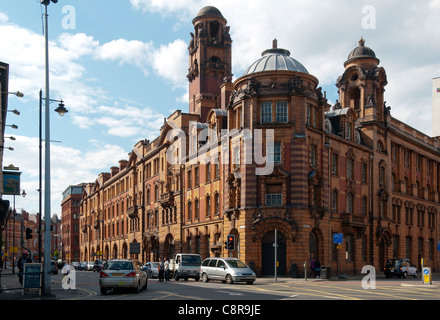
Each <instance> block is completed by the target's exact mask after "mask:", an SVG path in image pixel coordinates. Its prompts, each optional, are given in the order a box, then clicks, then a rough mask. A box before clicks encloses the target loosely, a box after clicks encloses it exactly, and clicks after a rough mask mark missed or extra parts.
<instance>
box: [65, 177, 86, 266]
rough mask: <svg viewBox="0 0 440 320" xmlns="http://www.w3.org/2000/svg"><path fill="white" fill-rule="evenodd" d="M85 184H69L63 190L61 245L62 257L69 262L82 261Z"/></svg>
mask: <svg viewBox="0 0 440 320" xmlns="http://www.w3.org/2000/svg"><path fill="white" fill-rule="evenodd" d="M84 185H85V184H79V185H75V186H69V187H67V188H66V190H64V192H63V200H62V202H61V246H62V259H63V260H65V261H66V262H67V263H72V262H79V261H80V246H79V214H80V202H81V199H82V194H83V190H84ZM58 241H59V240H58Z"/></svg>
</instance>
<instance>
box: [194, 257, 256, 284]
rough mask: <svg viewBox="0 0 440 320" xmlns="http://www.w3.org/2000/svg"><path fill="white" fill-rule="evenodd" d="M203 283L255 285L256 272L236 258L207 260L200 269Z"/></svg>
mask: <svg viewBox="0 0 440 320" xmlns="http://www.w3.org/2000/svg"><path fill="white" fill-rule="evenodd" d="M200 275H201V277H202V280H203V282H208V281H209V280H221V281H224V282H226V283H228V284H231V283H234V282H246V283H248V284H253V283H254V282H255V280H256V279H257V276H256V275H255V272H254V271H253V270H252V269H251V268H249V267H248V266H247V265H246V264H245V263H243V262H242V261H240V260H238V259H236V258H207V259H205V260H203V262H202V267H201V269H200Z"/></svg>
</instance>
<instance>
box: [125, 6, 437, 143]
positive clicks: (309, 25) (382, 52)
mask: <svg viewBox="0 0 440 320" xmlns="http://www.w3.org/2000/svg"><path fill="white" fill-rule="evenodd" d="M182 2H184V4H183V3H182ZM131 4H132V6H133V8H135V9H137V10H142V11H149V12H153V13H160V14H162V15H164V16H165V15H170V14H174V15H175V16H177V17H178V18H179V19H180V20H182V19H188V16H189V21H191V20H192V19H193V18H194V17H195V15H196V14H197V12H198V11H199V10H200V9H201V8H202V7H203V6H207V5H212V6H215V7H217V8H218V9H219V10H220V11H221V12H222V14H223V16H224V17H225V18H226V19H227V20H228V25H229V26H230V27H231V37H232V40H233V48H232V55H233V57H232V58H233V73H234V75H235V77H237V78H238V77H240V76H241V74H242V73H243V71H244V70H245V69H246V68H247V67H248V66H249V65H251V64H252V63H253V62H254V61H255V60H257V59H259V58H260V54H261V52H263V51H264V50H265V49H267V48H270V47H271V45H272V40H273V39H274V38H277V39H278V46H279V47H282V48H285V49H288V50H290V51H291V55H292V57H293V58H295V59H297V60H298V61H300V62H301V63H302V64H304V66H305V67H306V68H307V69H308V70H309V72H310V73H311V74H313V75H314V76H316V77H317V78H318V79H319V81H320V85H321V86H323V87H324V90H328V91H329V92H328V96H332V97H336V98H337V96H336V95H337V88H336V87H335V85H334V84H335V82H336V79H337V77H338V76H339V75H341V74H342V73H343V72H344V67H343V63H344V61H345V60H346V59H347V56H348V54H349V53H350V51H351V50H352V49H354V48H355V47H356V46H357V42H358V40H359V39H360V37H361V36H362V37H364V38H365V39H366V45H367V46H369V47H371V48H372V49H373V50H374V51H375V52H376V55H377V56H378V58H379V59H380V60H381V66H383V67H384V68H385V70H386V72H387V74H388V80H389V85H388V86H387V91H386V93H385V99H386V100H387V102H388V105H391V106H392V111H391V113H392V115H393V116H395V117H397V118H399V119H400V120H403V121H407V122H408V124H410V125H412V126H413V127H415V128H417V129H419V130H421V131H423V132H424V133H426V134H428V135H430V134H431V132H430V125H426V123H427V121H428V122H430V120H429V119H430V115H431V94H430V89H431V81H432V78H434V77H437V76H439V75H440V71H438V70H439V69H440V65H439V62H438V52H439V51H440V43H439V42H438V41H435V39H437V38H438V35H437V30H438V25H440V1H439V0H431V1H426V2H413V3H411V4H408V5H405V6H402V4H401V2H399V1H397V0H391V1H386V2H384V1H376V0H372V1H370V2H369V3H363V2H358V1H345V0H333V1H305V0H301V1H277V2H276V3H275V2H273V1H263V0H243V1H235V0H221V1H220V0H210V1H201V0H186V1H177V2H176V3H175V2H174V1H165V0H162V1H159V0H131ZM365 5H369V6H371V8H373V9H374V13H375V15H376V16H375V21H376V26H375V27H374V28H372V29H364V27H363V25H362V21H363V19H365V15H366V13H365V12H363V8H364V6H365ZM255 17H258V19H256V18H255Z"/></svg>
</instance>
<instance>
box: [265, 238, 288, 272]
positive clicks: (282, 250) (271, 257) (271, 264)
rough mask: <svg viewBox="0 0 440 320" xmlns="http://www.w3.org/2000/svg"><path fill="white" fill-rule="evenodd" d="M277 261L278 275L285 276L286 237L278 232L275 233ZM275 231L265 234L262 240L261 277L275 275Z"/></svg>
mask: <svg viewBox="0 0 440 320" xmlns="http://www.w3.org/2000/svg"><path fill="white" fill-rule="evenodd" d="M277 244H278V248H277V260H278V269H277V274H278V275H286V237H285V236H284V234H283V233H281V232H280V231H279V230H278V231H277ZM274 245H275V230H272V231H269V232H268V233H266V234H265V235H264V237H263V240H262V250H261V251H262V264H263V275H274V274H275V249H274Z"/></svg>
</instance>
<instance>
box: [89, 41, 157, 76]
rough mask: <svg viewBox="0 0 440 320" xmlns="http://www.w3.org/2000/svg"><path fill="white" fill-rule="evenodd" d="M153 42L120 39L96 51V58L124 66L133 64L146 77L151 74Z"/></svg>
mask: <svg viewBox="0 0 440 320" xmlns="http://www.w3.org/2000/svg"><path fill="white" fill-rule="evenodd" d="M152 51H153V44H152V42H147V43H146V42H142V41H137V40H132V41H129V40H125V39H118V40H113V41H111V42H108V43H105V44H104V45H102V46H101V47H99V48H98V49H97V51H96V57H97V58H98V59H102V60H111V61H116V62H119V63H120V64H121V65H123V64H131V65H134V66H136V67H138V68H140V69H141V70H142V71H143V72H144V74H145V75H147V74H148V73H149V68H150V66H151V64H152V62H151V56H152Z"/></svg>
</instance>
